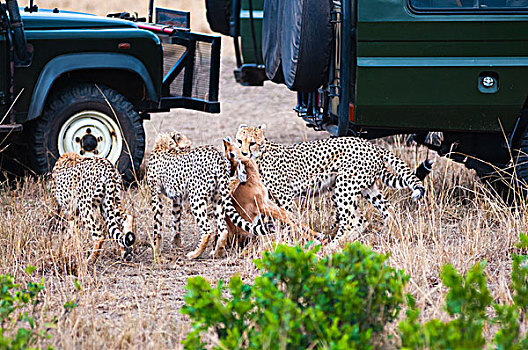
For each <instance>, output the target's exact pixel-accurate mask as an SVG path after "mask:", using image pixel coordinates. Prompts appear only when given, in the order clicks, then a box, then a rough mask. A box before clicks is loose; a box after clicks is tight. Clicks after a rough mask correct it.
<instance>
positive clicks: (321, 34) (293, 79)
mask: <svg viewBox="0 0 528 350" xmlns="http://www.w3.org/2000/svg"><path fill="white" fill-rule="evenodd" d="M331 9H332V1H331V0H284V9H283V11H282V12H283V13H282V27H281V38H280V45H281V61H282V72H283V74H284V80H285V83H286V86H288V88H290V89H291V90H295V91H301V92H312V91H315V90H317V88H318V87H319V86H321V85H323V83H325V82H326V80H327V70H328V64H329V62H330V54H331V49H332V36H333V29H332V23H331V22H330V20H331V17H330V16H331V15H330V12H331Z"/></svg>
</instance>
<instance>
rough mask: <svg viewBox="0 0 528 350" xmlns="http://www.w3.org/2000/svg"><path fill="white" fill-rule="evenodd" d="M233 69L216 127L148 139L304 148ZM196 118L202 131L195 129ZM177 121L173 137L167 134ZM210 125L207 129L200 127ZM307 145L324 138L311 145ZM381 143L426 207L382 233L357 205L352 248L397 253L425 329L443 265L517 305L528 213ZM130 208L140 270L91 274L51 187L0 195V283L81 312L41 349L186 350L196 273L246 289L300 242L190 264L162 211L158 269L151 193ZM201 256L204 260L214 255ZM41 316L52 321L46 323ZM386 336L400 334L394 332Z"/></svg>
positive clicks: (86, 6)
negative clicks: (260, 108)
mask: <svg viewBox="0 0 528 350" xmlns="http://www.w3.org/2000/svg"><path fill="white" fill-rule="evenodd" d="M21 4H22V3H21ZM37 4H38V5H39V6H40V7H41V8H45V7H49V8H53V7H59V8H61V9H65V10H74V11H85V12H90V13H95V14H99V15H105V14H106V13H108V12H117V11H123V10H126V11H128V12H138V13H139V14H140V15H146V9H147V4H148V1H146V0H140V1H131V0H123V1H120V2H110V1H94V0H76V1H72V0H60V1H59V0H39V1H37ZM156 4H157V5H158V6H165V7H170V8H180V9H189V10H192V20H191V22H192V27H193V29H194V30H199V31H207V30H208V26H207V24H206V21H205V12H204V9H203V4H204V1H201V0H200V1H199V0H193V1H191V0H185V1H168V0H164V1H156ZM231 61H232V59H231ZM231 61H230V59H228V60H227V62H228V64H227V66H228V67H227V66H223V73H222V74H223V78H222V82H221V84H222V86H221V94H222V96H221V99H222V103H223V106H222V108H223V116H221V117H220V118H216V119H212V118H211V117H210V116H204V115H201V114H197V113H195V112H189V111H177V112H174V113H173V115H172V116H171V118H172V119H173V121H169V119H167V118H166V117H163V116H161V117H156V116H153V120H152V121H150V122H148V123H147V125H146V127H147V134H148V135H150V136H152V135H154V134H155V133H156V132H158V131H165V130H166V129H167V128H168V127H169V126H170V127H171V128H177V129H179V130H181V129H182V128H185V129H184V132H185V133H187V131H189V133H191V132H192V133H193V135H195V136H196V137H199V138H200V140H193V141H199V142H196V143H204V142H206V143H214V142H213V141H212V140H216V138H218V137H220V138H219V139H218V140H221V137H223V136H225V135H224V130H225V129H228V130H230V131H234V130H235V128H236V125H238V123H240V122H246V123H248V122H249V123H253V122H254V123H260V122H266V123H268V126H270V138H271V139H275V138H277V137H279V138H280V141H283V142H292V140H293V139H294V138H298V137H299V135H300V134H301V133H302V132H303V131H301V130H305V129H304V127H303V126H302V122H300V123H297V124H295V123H294V118H293V115H289V114H287V113H286V112H283V111H284V110H286V109H288V108H289V107H290V106H293V105H294V103H295V96H294V95H292V94H291V93H289V92H288V91H286V90H285V89H282V90H281V89H279V88H277V87H275V86H273V85H269V86H268V87H267V90H262V88H241V87H238V86H236V85H235V84H234V83H231V81H232V77H231V72H230V70H231V69H232V67H233V63H232V62H231ZM224 63H225V62H224ZM264 91H266V92H264ZM264 94H266V95H264ZM257 99H260V100H264V99H265V100H266V101H267V104H268V105H269V106H267V110H266V111H264V112H263V113H259V114H257V113H255V111H254V108H255V104H254V103H253V104H252V103H247V101H256V100H257ZM272 105H273V106H274V107H276V108H272V107H273V106H272ZM270 106H271V107H270ZM281 113H282V114H281ZM290 114H292V113H290ZM269 115H271V116H272V117H273V118H275V119H273V120H274V122H273V123H272V122H270V121H268V120H267V119H266V118H270V116H269ZM277 116H278V117H277ZM222 118H223V119H222ZM248 118H252V120H251V119H250V120H248ZM191 119H193V120H194V119H196V120H198V122H196V123H194V124H193V123H191V122H190V120H191ZM173 122H174V123H176V124H177V126H175V125H174V124H171V123H173ZM195 124H196V125H195ZM204 124H207V125H209V126H210V128H203V125H204ZM270 124H271V125H270ZM226 125H227V126H226ZM299 125H301V126H299ZM211 126H212V127H211ZM274 128H275V129H274ZM271 133H273V135H271ZM151 134H152V135H151ZM294 135H295V136H294ZM273 136H274V137H273ZM309 137H310V138H313V137H320V136H314V135H313V134H310V135H309ZM296 140H297V139H296ZM382 143H383V145H384V146H386V147H388V148H390V149H391V150H392V151H393V152H394V153H395V154H397V155H398V156H400V157H402V158H403V159H404V160H405V161H406V162H407V163H408V164H410V165H411V167H414V166H415V165H416V164H419V163H420V162H421V161H423V159H424V158H426V157H433V158H434V159H435V161H436V164H435V168H434V170H433V172H432V173H431V175H430V176H429V177H427V178H426V180H425V185H426V189H427V191H426V197H425V199H424V200H422V201H420V202H419V204H415V203H413V202H412V201H411V200H410V198H409V196H410V194H409V193H408V191H390V190H386V195H387V198H388V200H389V201H390V202H391V203H392V204H393V206H394V209H395V220H393V221H392V222H390V223H389V225H388V227H386V228H385V229H381V226H382V220H381V217H380V215H379V214H378V213H377V212H376V211H375V210H372V207H371V206H370V205H369V204H366V203H362V208H361V211H362V212H363V213H364V215H365V216H366V218H367V219H368V221H369V222H370V223H371V224H372V226H371V227H370V228H369V229H368V230H367V231H366V233H365V234H363V235H362V236H360V237H355V238H357V239H358V240H360V241H362V242H363V243H365V244H368V245H370V246H372V247H373V248H374V249H375V250H376V251H378V252H382V253H390V254H391V257H390V259H389V262H390V264H391V265H392V266H395V267H398V268H402V269H404V270H405V271H406V272H407V273H408V274H410V275H411V280H410V283H409V285H408V288H407V290H408V291H409V292H410V293H412V294H413V295H414V296H415V297H416V301H417V305H418V306H419V307H420V308H421V309H422V310H423V312H422V315H421V317H422V319H423V320H427V319H430V318H436V317H439V318H441V319H444V320H445V319H447V315H446V314H445V313H444V311H443V310H442V307H441V305H442V304H443V303H442V301H443V297H444V295H445V288H443V287H442V284H441V282H440V278H439V271H440V268H441V266H442V265H444V264H446V263H451V264H453V265H454V266H455V268H457V269H458V270H459V271H466V270H467V269H468V268H469V267H470V266H471V265H473V264H474V263H476V262H477V261H480V260H482V259H485V260H487V262H488V263H487V267H486V274H487V276H488V280H489V287H490V290H491V292H492V294H493V297H494V298H496V299H497V300H500V301H504V302H508V301H511V298H512V296H511V293H510V290H509V288H508V283H509V273H510V270H511V253H512V251H513V250H514V244H515V242H516V241H517V239H518V234H519V233H521V232H525V233H526V232H528V217H527V216H528V211H527V209H528V208H527V207H526V204H522V205H520V206H518V207H516V208H510V207H508V206H507V205H505V204H504V203H503V202H502V201H501V200H499V199H498V198H496V196H495V195H494V194H493V193H492V192H491V191H490V190H489V189H488V188H487V187H485V186H483V185H482V184H481V183H480V182H479V181H478V180H477V179H476V177H475V175H474V174H473V173H471V172H469V171H468V170H466V169H465V168H464V167H463V166H462V165H459V164H456V163H454V162H451V161H448V160H446V159H441V158H438V157H436V156H434V155H431V154H427V151H425V150H423V149H415V148H409V147H405V146H404V145H402V144H401V143H400V142H399V140H398V139H394V140H391V142H382ZM218 144H219V143H218ZM123 203H124V206H125V208H124V209H125V210H127V211H128V212H132V213H134V214H135V215H136V222H137V224H138V238H139V243H138V245H137V247H136V250H135V257H134V260H133V262H132V263H122V262H120V261H119V254H118V249H117V246H116V244H115V243H113V242H106V243H105V245H104V248H105V250H104V251H103V253H102V254H101V257H100V259H99V260H98V261H97V263H96V264H95V266H88V265H87V264H86V262H85V257H86V256H87V254H88V250H89V249H90V247H91V245H90V242H89V241H88V240H87V237H84V235H83V234H82V232H78V231H77V230H72V232H71V234H69V235H65V234H64V232H63V231H64V230H63V229H62V226H63V225H65V224H67V223H65V222H62V221H61V220H59V219H58V218H57V217H56V215H55V212H54V207H53V201H52V199H51V196H50V193H49V182H48V180H47V179H45V178H40V179H32V178H29V179H26V180H25V181H23V182H12V183H5V184H2V185H1V187H0V274H4V273H10V274H12V275H14V276H15V278H16V280H17V281H18V282H23V281H27V280H30V279H37V280H40V278H41V277H45V279H46V282H45V287H46V292H45V294H44V297H43V302H44V308H42V310H47V311H45V313H46V315H48V316H49V315H61V314H62V310H63V308H62V305H63V304H64V302H65V301H67V300H72V299H75V300H77V302H78V305H79V306H78V307H77V308H76V309H75V310H74V311H73V312H72V313H70V314H68V315H66V316H65V317H61V318H60V320H59V322H58V325H57V328H56V329H53V330H52V331H51V334H52V338H51V340H49V341H42V342H41V343H40V344H39V345H40V346H42V347H44V346H46V345H48V344H51V345H54V346H55V347H57V348H65V349H70V348H79V349H100V348H106V349H114V348H115V349H121V348H127V349H129V348H131V349H136V348H137V349H146V348H148V349H175V348H179V347H180V345H179V343H180V340H181V339H182V337H183V336H184V334H185V332H186V331H188V329H189V320H188V319H187V318H185V317H183V316H181V315H180V314H179V312H178V310H179V308H180V307H181V306H182V305H183V296H184V293H185V290H184V286H185V283H186V279H187V278H188V277H190V276H196V275H198V274H200V275H203V276H204V277H205V278H207V279H208V280H210V281H212V282H216V281H218V280H219V279H220V278H223V279H226V278H229V277H230V276H231V275H233V274H235V273H238V274H240V275H241V276H242V278H243V279H244V280H245V281H250V280H251V279H252V278H253V277H254V276H255V274H256V271H255V268H254V265H253V263H252V261H251V258H252V257H257V256H259V255H260V253H261V252H262V250H264V249H269V247H271V244H272V242H273V241H275V242H278V243H287V244H294V243H296V242H302V241H303V239H302V237H300V235H299V234H298V233H291V232H289V231H287V230H286V229H284V230H283V229H281V228H280V227H279V226H278V227H279V228H278V232H277V234H276V235H275V236H267V237H262V238H261V239H260V240H258V241H257V242H253V243H252V244H251V245H250V246H249V247H248V248H247V250H246V251H245V252H244V253H243V254H241V255H239V254H237V253H236V252H235V250H234V249H231V250H230V251H229V253H230V254H229V256H228V257H227V258H226V259H221V260H212V259H208V258H204V259H199V260H195V261H189V260H187V259H186V258H185V253H186V252H189V251H191V250H193V249H194V248H195V247H196V245H197V242H198V239H199V237H198V234H197V229H196V227H195V226H194V223H193V222H192V219H191V217H190V215H189V214H188V209H187V210H186V211H185V214H184V216H183V235H182V239H183V243H184V249H183V250H180V249H174V248H172V247H171V246H170V244H169V243H168V242H170V239H171V238H172V237H167V232H168V231H169V230H168V227H169V222H170V210H169V209H167V208H166V210H165V211H166V213H165V215H164V217H163V220H164V223H165V230H164V232H165V236H164V241H165V242H166V243H165V246H164V250H163V254H162V259H161V261H154V260H153V259H152V251H151V248H150V247H149V244H148V241H149V238H148V233H149V232H151V231H152V214H151V211H150V207H149V195H148V193H147V190H146V186H145V184H144V183H140V185H139V186H138V187H137V188H130V189H127V190H126V192H125V198H124V200H123ZM332 212H333V211H332V206H331V204H330V200H329V199H328V197H327V196H322V197H320V198H315V199H311V200H308V201H307V204H306V205H305V206H302V207H300V208H299V209H298V210H297V213H296V215H298V216H299V217H300V218H301V219H302V220H303V221H304V222H306V223H308V224H310V225H311V226H312V227H313V228H315V229H317V230H319V231H324V232H326V231H328V230H329V229H330V228H331V226H332V221H333V220H332ZM209 249H210V247H209ZM203 256H204V257H206V256H207V252H205V253H204V255H203ZM28 264H31V265H34V266H36V267H37V271H36V272H35V275H34V276H33V277H28V276H27V275H26V274H25V272H24V269H25V267H26V266H27V265H28ZM75 279H78V280H79V281H80V284H81V286H82V291H81V292H80V293H77V292H76V291H75V288H74V280H75ZM41 317H42V318H45V315H44V314H42V315H41ZM389 332H390V333H392V334H395V333H396V332H395V328H394V326H393V327H391V328H390V329H389Z"/></svg>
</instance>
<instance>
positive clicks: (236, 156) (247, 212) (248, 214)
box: [223, 137, 319, 242]
mask: <svg viewBox="0 0 528 350" xmlns="http://www.w3.org/2000/svg"><path fill="white" fill-rule="evenodd" d="M223 143H224V152H225V155H226V157H227V159H228V160H229V161H230V163H231V176H234V175H235V174H236V175H237V176H238V181H239V182H238V184H237V185H236V186H235V187H234V188H233V189H232V191H231V195H232V196H233V199H234V206H235V209H236V211H237V212H238V213H239V214H240V216H242V217H243V218H244V219H246V220H250V221H254V220H258V219H259V218H260V216H261V215H267V216H271V217H272V218H274V219H278V220H279V221H281V222H282V223H285V224H287V225H289V226H290V227H291V228H292V229H294V230H296V231H299V232H303V233H304V232H306V233H308V234H309V236H310V237H311V238H312V239H313V238H314V237H318V236H319V234H318V233H317V232H315V231H313V230H311V229H310V228H309V227H307V226H305V225H304V224H303V223H301V222H298V221H297V220H295V219H294V218H293V217H292V215H291V214H290V213H288V212H287V211H285V210H284V209H282V208H280V207H279V206H278V205H277V204H275V203H274V202H273V201H271V200H270V198H269V195H268V190H267V189H266V187H265V186H264V184H263V183H262V180H261V178H260V174H259V170H258V167H257V164H256V163H255V160H253V159H252V158H250V157H244V156H243V155H242V153H241V152H240V148H238V147H237V146H236V145H235V144H234V143H233V142H232V141H231V138H229V137H226V138H225V139H224V140H223ZM226 222H227V226H228V230H229V235H230V236H237V237H244V236H245V235H247V233H245V232H241V229H240V228H236V227H234V225H233V224H232V223H231V221H230V220H229V218H226ZM314 241H315V242H318V241H317V239H314Z"/></svg>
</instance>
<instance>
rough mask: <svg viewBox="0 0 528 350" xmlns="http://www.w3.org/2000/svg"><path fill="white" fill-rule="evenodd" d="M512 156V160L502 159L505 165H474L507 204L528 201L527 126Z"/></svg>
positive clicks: (478, 173)
mask: <svg viewBox="0 0 528 350" xmlns="http://www.w3.org/2000/svg"><path fill="white" fill-rule="evenodd" d="M512 156H513V160H512V159H504V162H503V163H504V164H505V165H498V164H495V165H494V166H490V165H489V164H484V163H482V164H481V166H480V167H478V166H477V167H475V170H476V172H477V175H478V176H479V177H480V178H481V179H482V180H483V181H484V183H486V184H487V185H489V186H491V188H493V189H494V190H495V191H496V192H497V193H498V194H499V195H500V196H501V197H502V198H503V199H504V200H505V202H506V203H508V204H513V203H515V202H516V201H528V128H526V130H524V133H523V134H522V135H521V137H520V139H519V141H518V142H517V145H516V147H515V149H514V150H513V151H512ZM497 169H498V170H497Z"/></svg>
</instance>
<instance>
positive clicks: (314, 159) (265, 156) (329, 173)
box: [236, 124, 425, 242]
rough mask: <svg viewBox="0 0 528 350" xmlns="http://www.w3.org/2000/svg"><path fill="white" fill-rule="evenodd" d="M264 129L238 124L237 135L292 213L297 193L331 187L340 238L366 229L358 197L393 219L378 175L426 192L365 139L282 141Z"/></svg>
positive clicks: (313, 192)
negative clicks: (378, 186)
mask: <svg viewBox="0 0 528 350" xmlns="http://www.w3.org/2000/svg"><path fill="white" fill-rule="evenodd" d="M264 130H265V126H264V125H263V126H258V127H250V126H247V125H245V124H242V125H240V126H239V128H238V131H237V134H236V139H237V142H238V145H239V147H240V148H241V152H242V154H243V155H244V156H251V157H252V158H253V159H255V160H256V162H257V164H258V166H259V169H260V175H261V177H262V181H263V183H264V185H265V186H266V187H267V188H268V191H269V193H270V195H271V196H272V197H273V198H274V199H275V200H276V202H277V204H278V205H279V206H281V207H282V208H283V209H285V210H287V211H289V212H291V210H292V209H293V204H294V200H295V198H299V197H302V196H309V195H317V194H319V193H322V192H332V193H333V194H332V201H333V202H334V205H335V207H336V222H335V225H336V226H337V233H336V236H335V238H334V240H335V241H336V242H337V241H339V239H340V238H341V237H343V236H344V235H345V234H349V233H350V232H351V231H353V230H356V231H357V232H358V233H359V234H361V233H362V232H363V231H364V228H365V227H364V224H365V219H364V218H363V217H362V216H361V215H360V214H358V212H357V210H358V197H359V196H363V197H364V198H365V199H367V200H368V201H369V202H370V203H371V204H372V205H374V207H375V208H377V209H378V210H379V211H380V212H381V214H382V216H383V219H384V221H385V222H387V220H388V219H389V218H390V216H391V210H390V209H391V207H390V204H389V203H388V202H387V201H386V200H385V199H384V198H383V195H382V194H381V193H380V191H379V190H378V188H377V185H376V180H377V179H378V178H380V179H381V181H382V182H383V183H385V184H386V185H387V186H389V187H392V188H398V189H401V188H410V189H411V190H412V191H413V192H412V198H413V199H415V200H417V199H419V198H421V197H422V196H423V195H424V193H425V189H424V186H423V185H422V183H421V181H420V180H419V179H418V178H417V177H416V176H415V175H413V173H412V172H411V170H410V169H409V167H408V166H407V165H406V164H405V163H404V162H403V161H402V160H401V159H399V158H397V157H396V156H395V155H393V154H392V153H391V152H390V151H388V150H386V149H384V148H382V147H379V146H377V145H374V144H372V143H370V142H368V141H366V140H363V139H360V138H356V137H336V138H330V139H324V140H317V141H309V142H302V143H299V144H295V145H282V144H278V143H274V142H270V141H268V140H267V139H266V138H265V136H264ZM388 166H390V167H391V168H392V170H394V171H395V172H396V174H394V173H393V172H392V171H391V170H390V169H389V167H388Z"/></svg>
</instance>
